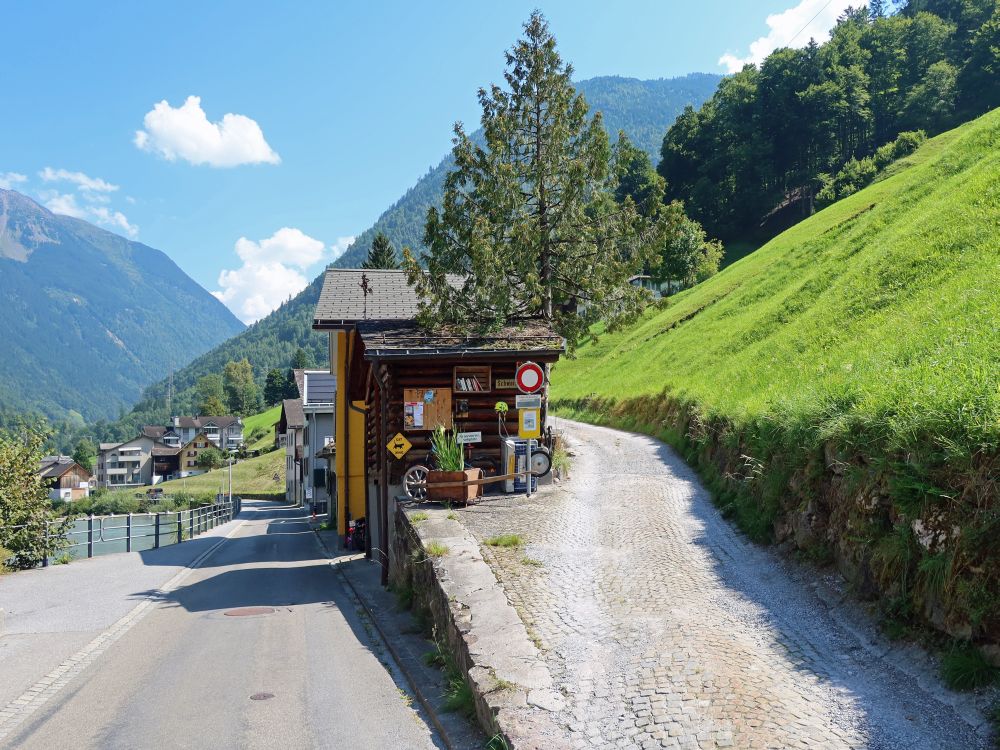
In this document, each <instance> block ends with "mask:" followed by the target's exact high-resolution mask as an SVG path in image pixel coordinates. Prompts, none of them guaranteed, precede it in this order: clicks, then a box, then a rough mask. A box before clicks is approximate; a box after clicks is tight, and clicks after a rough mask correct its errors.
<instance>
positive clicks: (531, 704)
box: [389, 505, 569, 750]
mask: <svg viewBox="0 0 1000 750" xmlns="http://www.w3.org/2000/svg"><path fill="white" fill-rule="evenodd" d="M417 512H420V513H424V514H426V515H427V518H426V520H418V521H416V522H414V521H413V520H412V516H413V514H414V513H417ZM418 518H420V517H419V516H418ZM393 532H394V533H392V534H391V537H392V540H391V541H392V556H391V563H390V571H389V578H390V583H391V585H392V586H393V587H394V588H395V589H396V590H397V591H409V592H412V598H413V608H414V610H416V611H417V612H418V613H422V614H423V615H425V616H427V617H429V618H430V622H431V624H432V627H433V631H434V637H435V639H436V640H437V641H438V643H439V644H442V647H447V649H448V650H449V652H450V653H451V654H452V656H453V657H454V659H455V663H456V665H457V667H458V669H459V671H460V672H461V673H462V675H463V676H464V677H465V679H466V681H467V682H468V684H469V686H470V687H471V688H472V691H473V694H474V696H475V701H476V716H477V718H478V720H479V723H480V724H481V725H482V727H483V729H484V730H485V731H486V732H487V733H488V734H490V735H491V736H493V735H500V736H502V737H503V739H504V740H505V741H506V742H507V746H508V747H510V748H530V749H532V750H535V749H537V750H541V749H542V748H545V750H555V749H557V748H563V747H569V745H568V743H567V741H566V738H565V736H564V732H563V731H562V729H561V728H560V727H559V726H558V724H557V723H556V721H555V719H554V717H553V715H552V714H553V712H555V711H559V710H561V709H562V708H563V698H562V696H561V695H560V694H559V693H558V692H556V691H555V690H554V689H553V683H552V677H551V675H550V674H549V671H548V669H547V667H546V666H545V664H544V662H543V661H542V658H541V655H540V654H539V653H538V649H536V648H535V646H534V644H533V643H532V642H531V640H530V639H529V638H528V633H527V631H526V629H525V627H524V624H523V623H522V622H521V619H520V617H518V615H517V612H516V611H515V610H514V608H513V607H512V606H511V604H510V602H509V601H508V600H507V597H506V595H505V594H504V591H503V588H502V587H501V586H500V584H499V583H498V581H497V579H496V577H495V576H494V574H493V571H492V570H491V569H490V567H489V565H488V564H487V563H486V562H485V561H484V560H483V557H482V554H481V552H480V549H479V544H478V543H477V542H476V540H475V538H473V536H472V535H471V534H470V533H469V532H468V531H467V530H466V529H465V528H464V527H463V526H462V525H461V524H460V523H459V522H458V521H457V520H453V519H449V518H448V512H447V511H446V510H444V509H442V508H440V507H438V506H435V505H431V506H426V507H416V506H410V507H403V506H400V507H399V508H398V509H397V511H396V513H395V514H394V517H393ZM431 542H435V543H437V544H438V545H444V547H446V548H447V552H446V553H445V554H443V555H441V556H438V557H430V556H428V555H427V553H426V549H427V545H428V544H430V543H431Z"/></svg>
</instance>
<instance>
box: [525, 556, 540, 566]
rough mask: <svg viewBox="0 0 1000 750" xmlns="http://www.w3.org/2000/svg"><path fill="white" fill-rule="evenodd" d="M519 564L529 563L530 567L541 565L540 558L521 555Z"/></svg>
mask: <svg viewBox="0 0 1000 750" xmlns="http://www.w3.org/2000/svg"><path fill="white" fill-rule="evenodd" d="M521 564H522V565H529V566H531V567H532V568H540V567H542V562H541V560H536V559H535V558H533V557H522V558H521Z"/></svg>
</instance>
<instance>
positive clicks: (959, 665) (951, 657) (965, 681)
mask: <svg viewBox="0 0 1000 750" xmlns="http://www.w3.org/2000/svg"><path fill="white" fill-rule="evenodd" d="M941 677H942V678H943V679H944V682H945V684H946V685H947V686H948V687H950V688H951V689H952V690H975V689H976V688H980V687H985V686H986V685H992V684H994V683H995V682H997V680H998V679H1000V669H998V668H997V667H994V666H993V665H992V664H990V662H989V661H987V659H986V657H985V656H983V653H982V652H981V651H980V650H979V649H978V648H976V647H975V646H973V645H972V644H970V643H965V644H960V645H956V646H955V647H953V648H952V649H951V650H950V651H948V652H947V653H946V654H945V655H944V656H943V657H942V659H941Z"/></svg>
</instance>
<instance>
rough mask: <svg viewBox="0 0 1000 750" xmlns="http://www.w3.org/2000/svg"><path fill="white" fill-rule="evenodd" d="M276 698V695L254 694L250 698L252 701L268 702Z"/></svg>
mask: <svg viewBox="0 0 1000 750" xmlns="http://www.w3.org/2000/svg"><path fill="white" fill-rule="evenodd" d="M273 697H274V693H254V694H253V695H251V696H250V700H252V701H266V700H268V699H270V698H273Z"/></svg>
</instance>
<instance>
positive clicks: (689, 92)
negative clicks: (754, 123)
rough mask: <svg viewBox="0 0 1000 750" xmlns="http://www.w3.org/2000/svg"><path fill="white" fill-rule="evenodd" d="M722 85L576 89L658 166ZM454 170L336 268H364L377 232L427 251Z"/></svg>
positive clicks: (634, 83) (604, 82)
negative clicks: (429, 223) (674, 137)
mask: <svg viewBox="0 0 1000 750" xmlns="http://www.w3.org/2000/svg"><path fill="white" fill-rule="evenodd" d="M721 80H722V77H721V76H718V75H713V74H709V73H691V74H689V75H686V76H683V77H680V78H659V79H656V80H652V81H641V80H639V79H637V78H621V77H619V76H602V77H599V78H590V79H588V80H586V81H579V82H578V83H577V84H576V88H577V91H579V92H580V93H582V94H583V95H584V97H585V98H586V100H587V103H588V104H589V105H590V111H591V112H596V111H600V112H601V114H602V116H603V117H604V124H605V127H606V128H607V130H608V133H609V134H610V135H611V137H612V138H615V137H616V136H617V135H618V131H619V130H624V131H625V133H626V134H627V135H628V137H629V139H630V140H631V141H632V142H633V143H634V144H635V145H636V146H639V147H640V148H642V149H644V150H645V151H646V152H647V153H649V155H650V157H651V158H652V159H653V163H654V164H655V163H656V162H657V161H658V160H659V158H660V144H661V143H662V141H663V134H664V133H665V132H666V131H667V128H669V127H670V125H671V124H672V123H673V121H674V120H675V119H676V118H677V115H679V114H680V113H681V112H683V111H684V107H686V106H688V105H691V106H693V107H697V106H699V105H700V104H701V103H702V102H704V101H706V100H707V99H708V98H709V97H710V96H711V95H712V93H713V92H714V91H715V89H716V87H717V86H718V85H719V81H721ZM480 132H481V131H478V130H477V131H476V132H475V133H474V134H473V136H472V137H473V138H478V136H479V134H480ZM451 167H452V159H451V155H450V154H449V155H448V156H446V157H445V158H444V159H442V160H441V163H440V164H438V165H437V166H436V167H434V168H433V169H431V170H430V171H429V172H428V173H427V174H426V175H424V176H423V177H421V178H420V179H419V180H418V181H417V184H416V185H414V186H413V187H412V188H410V189H409V190H407V191H406V194H405V195H404V196H403V197H402V198H400V199H399V200H398V201H396V203H394V204H393V205H392V206H391V207H390V208H389V209H388V210H386V211H385V213H383V214H382V215H381V216H380V217H379V218H378V220H377V221H376V222H375V225H374V226H372V227H371V228H369V229H367V230H366V231H364V232H362V233H361V234H360V235H358V237H357V239H355V240H354V242H353V243H352V244H351V246H350V247H349V248H347V251H346V252H345V253H344V254H343V255H342V256H340V258H338V259H337V261H336V263H334V265H335V266H337V267H338V268H355V267H357V266H360V265H361V263H362V262H364V260H365V258H366V257H367V256H368V249H369V248H370V247H371V244H372V240H373V239H375V235H376V234H377V233H378V232H384V233H385V234H386V236H387V237H388V238H389V239H390V240H392V244H393V245H394V246H395V248H396V250H397V252H399V251H401V250H402V248H403V247H404V246H407V245H408V246H409V247H411V248H419V247H422V246H423V237H424V220H425V219H426V218H427V209H428V208H430V207H431V206H434V205H438V204H439V203H440V201H441V196H442V195H443V194H444V178H445V175H447V173H448V170H450V169H451Z"/></svg>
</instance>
